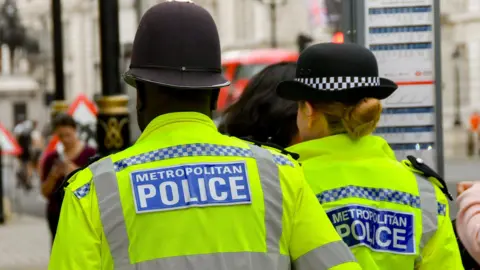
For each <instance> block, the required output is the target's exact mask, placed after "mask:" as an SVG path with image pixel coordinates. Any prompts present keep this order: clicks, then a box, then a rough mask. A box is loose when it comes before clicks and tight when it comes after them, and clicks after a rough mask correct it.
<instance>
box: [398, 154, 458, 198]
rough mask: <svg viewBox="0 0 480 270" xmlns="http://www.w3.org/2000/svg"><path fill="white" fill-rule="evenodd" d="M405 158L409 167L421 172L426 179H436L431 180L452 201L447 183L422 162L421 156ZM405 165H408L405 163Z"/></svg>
mask: <svg viewBox="0 0 480 270" xmlns="http://www.w3.org/2000/svg"><path fill="white" fill-rule="evenodd" d="M407 160H408V161H409V163H410V165H411V167H412V168H413V169H415V172H417V173H419V174H421V175H422V176H423V177H425V178H426V179H428V180H430V178H434V179H435V180H436V181H432V182H433V183H434V184H435V185H436V186H438V187H439V188H440V190H441V191H442V192H443V194H445V196H447V198H448V199H449V200H450V201H452V200H453V196H452V194H450V192H449V191H448V187H447V184H446V183H445V180H443V178H442V177H441V176H440V175H439V174H438V173H436V172H435V171H434V170H433V169H432V168H430V167H429V166H428V165H427V164H425V163H424V162H423V160H422V159H421V158H416V157H414V156H407ZM407 165H409V164H408V163H407Z"/></svg>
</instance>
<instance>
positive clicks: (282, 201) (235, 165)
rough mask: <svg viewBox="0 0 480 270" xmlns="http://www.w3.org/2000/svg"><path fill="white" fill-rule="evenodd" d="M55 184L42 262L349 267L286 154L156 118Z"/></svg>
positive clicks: (182, 121) (171, 269) (253, 268)
mask: <svg viewBox="0 0 480 270" xmlns="http://www.w3.org/2000/svg"><path fill="white" fill-rule="evenodd" d="M69 182H70V183H69V185H68V186H67V187H66V189H65V199H64V202H63V205H62V210H61V216H60V222H59V226H58V230H57V234H56V237H55V243H54V246H53V251H52V255H51V261H50V265H49V269H50V270H77V269H78V270H93V269H107V270H111V269H121V270H130V269H131V270H134V269H142V270H148V269H162V270H190V269H192V270H193V269H195V270H277V269H279V270H280V269H282V270H287V269H296V270H313V269H331V270H356V269H361V268H360V266H359V264H358V263H357V262H356V260H355V258H354V256H353V254H352V253H351V251H350V250H349V248H348V247H347V245H345V243H344V242H343V241H342V240H341V238H340V237H339V235H338V234H337V232H336V231H335V229H334V228H333V226H332V224H331V222H330V220H329V219H328V217H327V215H326V213H325V211H324V210H323V209H322V207H321V206H320V204H319V203H318V201H317V200H316V198H315V195H314V194H313V192H312V191H311V189H310V188H309V187H308V184H307V182H306V181H305V178H304V175H303V172H302V169H301V168H300V167H299V165H298V163H296V162H295V161H294V160H293V159H291V158H289V157H287V156H285V155H282V154H280V153H278V152H275V151H273V150H267V149H264V148H261V147H258V146H254V145H251V144H249V143H246V142H245V141H242V140H239V139H237V138H232V137H228V136H224V135H221V134H220V133H218V131H217V129H216V127H215V124H214V123H213V121H212V120H211V119H210V118H208V117H207V116H205V115H202V114H199V113H172V114H166V115H162V116H159V117H157V118H156V119H155V120H154V121H152V122H151V123H150V124H149V125H148V127H147V128H146V130H145V131H144V132H143V133H142V135H141V137H140V138H139V140H138V141H137V142H136V143H135V144H134V145H133V146H132V147H130V148H128V149H126V150H124V151H122V152H119V153H117V154H114V155H111V156H109V157H106V158H103V159H101V160H99V161H97V162H95V163H93V164H91V165H89V166H88V168H85V169H83V170H80V171H79V172H77V173H76V174H74V176H73V177H72V178H71V179H70V180H69Z"/></svg>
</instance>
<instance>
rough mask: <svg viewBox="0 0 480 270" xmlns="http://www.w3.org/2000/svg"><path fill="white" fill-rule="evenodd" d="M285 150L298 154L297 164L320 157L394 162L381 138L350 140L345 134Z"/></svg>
mask: <svg viewBox="0 0 480 270" xmlns="http://www.w3.org/2000/svg"><path fill="white" fill-rule="evenodd" d="M287 150H288V151H291V152H294V153H297V154H299V155H300V159H299V160H298V161H299V162H302V161H306V160H308V159H311V158H315V157H320V156H337V157H345V158H358V157H384V158H385V157H386V158H389V159H394V160H396V157H395V153H394V152H393V150H392V149H391V148H390V146H389V145H388V143H387V142H386V141H385V140H384V139H383V138H381V137H378V136H372V135H370V136H365V137H362V138H360V139H358V140H352V139H350V137H349V136H348V135H346V134H339V135H333V136H328V137H325V138H321V139H316V140H311V141H306V142H302V143H299V144H296V145H292V146H290V147H288V148H287Z"/></svg>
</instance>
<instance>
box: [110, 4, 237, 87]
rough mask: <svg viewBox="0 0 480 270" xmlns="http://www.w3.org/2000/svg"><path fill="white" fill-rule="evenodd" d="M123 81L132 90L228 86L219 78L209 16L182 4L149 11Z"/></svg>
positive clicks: (215, 41)
mask: <svg viewBox="0 0 480 270" xmlns="http://www.w3.org/2000/svg"><path fill="white" fill-rule="evenodd" d="M103 1H106V0H103ZM124 79H125V81H126V82H127V83H128V84H130V85H132V86H135V81H142V82H149V83H154V84H158V85H163V86H168V87H172V88H180V89H182V88H183V89H217V88H221V87H224V86H228V85H230V82H229V81H228V80H227V79H225V77H224V76H223V75H222V68H221V49H220V39H219V36H218V31H217V27H216V25H215V22H214V21H213V18H212V16H211V15H210V14H209V13H208V12H207V11H206V10H205V9H204V8H202V7H200V6H197V5H196V4H194V3H193V2H192V1H185V0H183V1H180V0H177V1H168V2H164V3H161V4H157V5H155V6H153V7H152V8H150V9H149V10H148V11H147V12H146V13H145V15H143V17H142V19H141V21H140V24H139V26H138V29H137V33H136V35H135V40H134V42H133V49H132V59H131V64H130V70H128V71H127V72H126V73H125V74H124Z"/></svg>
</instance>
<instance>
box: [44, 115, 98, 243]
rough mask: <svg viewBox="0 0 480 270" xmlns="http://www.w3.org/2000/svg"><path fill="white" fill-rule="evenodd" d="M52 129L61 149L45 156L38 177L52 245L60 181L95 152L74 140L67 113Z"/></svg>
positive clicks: (71, 120)
mask: <svg viewBox="0 0 480 270" xmlns="http://www.w3.org/2000/svg"><path fill="white" fill-rule="evenodd" d="M52 130H53V131H54V133H55V134H56V135H57V136H58V138H59V141H60V143H61V144H62V146H63V147H62V148H60V149H61V150H55V151H52V152H50V153H47V154H46V155H45V158H44V160H43V162H42V165H41V166H42V168H41V170H40V171H41V172H42V174H41V176H40V178H41V181H42V186H41V192H42V195H43V196H44V197H45V198H46V199H47V200H48V203H47V220H48V227H49V229H50V233H51V235H52V243H53V240H54V239H55V233H56V231H57V226H58V219H59V217H60V207H61V205H62V197H63V196H62V192H61V191H62V190H61V184H62V181H63V179H64V178H65V176H67V175H68V174H69V173H71V172H73V171H74V170H76V169H77V168H79V167H81V166H84V165H86V164H87V163H88V160H89V158H91V157H93V156H94V155H95V152H96V151H95V149H93V148H91V147H89V146H88V145H86V144H84V143H83V142H82V141H81V140H79V139H78V137H77V123H76V122H75V120H74V119H73V118H72V117H71V116H70V115H68V114H59V115H57V116H56V117H55V119H54V121H53V123H52Z"/></svg>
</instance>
